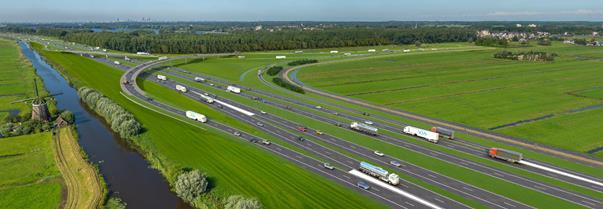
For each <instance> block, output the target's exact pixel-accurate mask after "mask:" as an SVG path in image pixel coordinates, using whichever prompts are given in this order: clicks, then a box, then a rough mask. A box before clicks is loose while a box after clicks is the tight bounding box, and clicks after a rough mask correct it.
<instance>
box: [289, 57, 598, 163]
mask: <svg viewBox="0 0 603 209" xmlns="http://www.w3.org/2000/svg"><path fill="white" fill-rule="evenodd" d="M343 61H346V60H343ZM335 62H341V60H336V61H328V62H321V63H314V64H308V65H301V66H297V67H293V68H289V69H286V70H285V71H284V73H282V74H281V77H282V78H283V79H285V80H286V81H288V82H289V83H292V84H294V85H297V86H299V87H301V88H303V89H304V90H306V91H308V92H312V93H315V94H318V95H322V96H326V97H329V98H332V99H336V100H340V101H344V102H348V103H352V104H355V105H360V106H363V107H366V108H370V109H374V110H378V111H381V112H385V113H389V114H394V115H397V116H400V117H404V118H408V119H412V120H416V121H421V122H424V123H427V124H433V125H436V126H441V127H445V128H450V129H453V130H455V131H459V132H464V133H468V134H471V135H475V136H478V137H481V138H487V139H493V140H497V141H500V142H504V143H507V144H510V145H513V146H521V147H524V148H527V149H531V150H534V151H538V152H543V153H546V154H551V155H556V156H558V157H561V158H565V159H570V160H573V161H577V162H581V163H585V164H588V165H591V166H597V167H598V168H603V161H600V160H597V159H594V158H592V157H590V156H586V155H583V154H579V153H573V152H570V151H567V150H560V149H556V148H553V147H549V146H545V145H541V144H536V143H533V142H529V141H526V140H522V139H517V138H513V137H510V136H505V135H502V134H498V133H494V132H488V131H484V130H480V129H476V128H471V127H468V126H466V125H463V124H458V123H453V122H448V121H443V120H438V119H434V118H430V117H426V116H422V115H419V114H416V113H411V112H406V111H401V110H393V109H389V108H385V107H382V106H378V105H373V104H369V103H367V102H363V101H359V100H356V99H352V98H349V97H344V96H339V95H335V94H331V93H329V92H325V91H321V90H318V89H315V88H311V87H308V86H305V85H304V84H303V83H301V82H300V81H298V80H296V79H291V78H290V77H289V73H291V72H293V71H295V70H298V69H300V68H302V67H308V66H313V65H322V64H328V63H335Z"/></svg>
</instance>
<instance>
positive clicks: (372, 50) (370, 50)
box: [368, 49, 377, 52]
mask: <svg viewBox="0 0 603 209" xmlns="http://www.w3.org/2000/svg"><path fill="white" fill-rule="evenodd" d="M376 51H377V50H375V49H369V50H368V52H376Z"/></svg>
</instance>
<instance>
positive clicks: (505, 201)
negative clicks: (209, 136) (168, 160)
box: [128, 73, 600, 208]
mask: <svg viewBox="0 0 603 209" xmlns="http://www.w3.org/2000/svg"><path fill="white" fill-rule="evenodd" d="M128 74H130V73H128ZM164 85H166V86H167V87H170V88H173V86H175V83H171V84H167V83H164ZM214 87H217V88H220V86H216V85H215V86H214ZM195 91H200V90H195ZM141 95H143V94H141ZM189 96H192V95H189ZM244 96H245V95H244ZM248 96H249V95H248ZM143 98H144V96H143ZM197 99H199V98H197ZM152 102H154V101H152ZM232 103H233V104H236V103H234V102H232ZM155 105H157V104H155ZM237 105H241V104H237ZM274 105H276V103H274ZM244 108H249V107H244ZM281 108H283V107H281ZM164 109H166V108H164ZM167 109H169V108H167ZM227 109H230V108H227ZM288 109H289V110H291V108H288ZM323 110H325V109H323ZM250 111H253V110H250ZM297 113H298V114H299V113H300V112H297ZM231 115H233V116H235V117H238V118H240V117H241V114H240V113H238V112H237V111H234V114H233V113H231ZM302 115H304V114H303V112H302ZM264 116H268V117H270V116H271V115H269V114H268V115H264ZM306 116H308V115H306ZM309 117H316V116H312V115H310V116H309ZM315 119H321V120H324V119H325V118H315ZM267 120H272V121H271V122H272V123H276V124H279V125H281V126H283V127H288V128H295V127H297V126H299V124H294V123H292V122H290V121H287V120H283V119H281V118H267ZM254 122H255V121H250V123H251V124H257V122H255V123H254ZM287 123H289V124H287ZM259 128H261V127H259ZM275 130H277V129H273V130H272V132H274V131H275ZM268 132H270V130H268ZM325 137H330V136H328V135H325ZM293 138H295V136H293V137H291V139H293ZM330 140H331V141H338V142H339V143H342V142H343V143H345V141H344V140H340V139H330ZM330 140H329V139H326V141H330ZM394 141H401V140H394ZM308 142H309V141H308ZM348 143H349V142H348ZM310 146H312V145H310ZM314 146H315V147H316V146H318V145H316V144H315V145H314ZM339 146H340V147H354V146H355V145H353V144H348V145H339ZM415 146H416V145H415ZM411 148H412V147H411ZM414 148H417V147H414ZM362 149H364V150H362V152H358V151H356V150H354V151H355V153H358V154H360V155H362V156H370V157H371V159H372V160H375V161H376V162H382V164H384V165H387V162H388V161H387V160H389V159H381V160H380V161H379V159H375V157H374V156H372V155H371V151H370V150H368V149H365V148H362ZM440 154H442V153H439V154H438V155H440ZM327 159H328V158H327ZM336 162H346V160H339V161H336ZM464 163H468V164H471V165H478V164H473V163H472V162H470V161H464ZM344 164H345V163H344ZM461 164H463V163H461ZM404 165H405V166H410V167H413V165H410V164H406V163H404ZM344 166H346V165H344ZM347 166H348V167H350V168H352V169H353V168H355V167H357V163H355V164H354V163H352V164H349V165H347ZM393 169H394V170H395V169H396V168H393ZM423 170H424V169H423ZM415 172H416V171H415ZM492 172H494V175H496V173H498V174H499V175H500V173H499V172H496V171H492ZM415 175H416V174H415ZM424 175H425V176H428V177H437V180H442V179H446V178H445V177H443V176H441V177H440V176H435V175H438V174H436V173H433V174H424ZM447 180H448V181H451V182H455V180H453V179H447ZM520 180H521V179H520ZM427 181H428V182H430V181H429V180H427ZM431 182H434V180H431ZM458 183H461V182H458ZM403 185H406V184H403ZM445 185H447V186H448V189H449V190H450V185H454V184H450V182H448V184H445ZM536 186H537V187H540V188H543V185H536ZM544 186H545V187H544V188H547V187H546V185H544ZM548 188H551V189H554V190H558V188H554V187H548ZM454 189H457V190H461V191H463V190H466V191H464V194H461V195H462V196H467V195H468V196H470V197H471V196H473V197H472V198H470V199H476V198H477V199H481V201H480V202H483V203H484V204H486V205H488V206H490V207H493V208H497V207H498V208H507V207H522V206H523V207H526V206H525V205H522V204H520V203H516V202H514V201H512V200H509V199H506V198H504V197H496V195H494V194H490V195H494V197H495V198H494V199H492V196H490V197H488V196H486V197H483V198H480V197H475V196H474V195H476V193H485V194H488V192H487V191H480V190H479V189H478V188H472V187H469V186H467V185H456V186H454ZM411 191H413V190H411ZM413 192H414V191H413ZM461 193H463V192H461ZM570 195H571V194H570ZM496 198H498V199H501V201H500V202H495V200H496ZM442 199H445V198H442V197H439V198H436V199H434V202H436V203H437V202H439V201H442ZM581 201H584V202H583V203H582V204H583V205H585V204H586V205H585V206H587V207H598V206H596V205H590V206H589V203H592V204H600V202H598V201H597V200H592V201H593V202H588V201H591V200H590V199H588V198H586V200H581ZM446 205H447V207H451V205H449V204H446Z"/></svg>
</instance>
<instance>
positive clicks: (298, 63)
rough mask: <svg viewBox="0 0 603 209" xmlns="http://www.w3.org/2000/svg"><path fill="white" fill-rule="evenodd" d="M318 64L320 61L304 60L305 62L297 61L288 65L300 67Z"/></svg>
mask: <svg viewBox="0 0 603 209" xmlns="http://www.w3.org/2000/svg"><path fill="white" fill-rule="evenodd" d="M317 62H318V60H315V59H303V60H296V61H293V62H289V63H287V65H289V66H298V65H305V64H312V63H317Z"/></svg>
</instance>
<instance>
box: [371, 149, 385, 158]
mask: <svg viewBox="0 0 603 209" xmlns="http://www.w3.org/2000/svg"><path fill="white" fill-rule="evenodd" d="M373 153H374V154H375V155H377V156H379V157H383V156H385V154H383V152H379V151H377V150H375V151H374V152H373Z"/></svg>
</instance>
